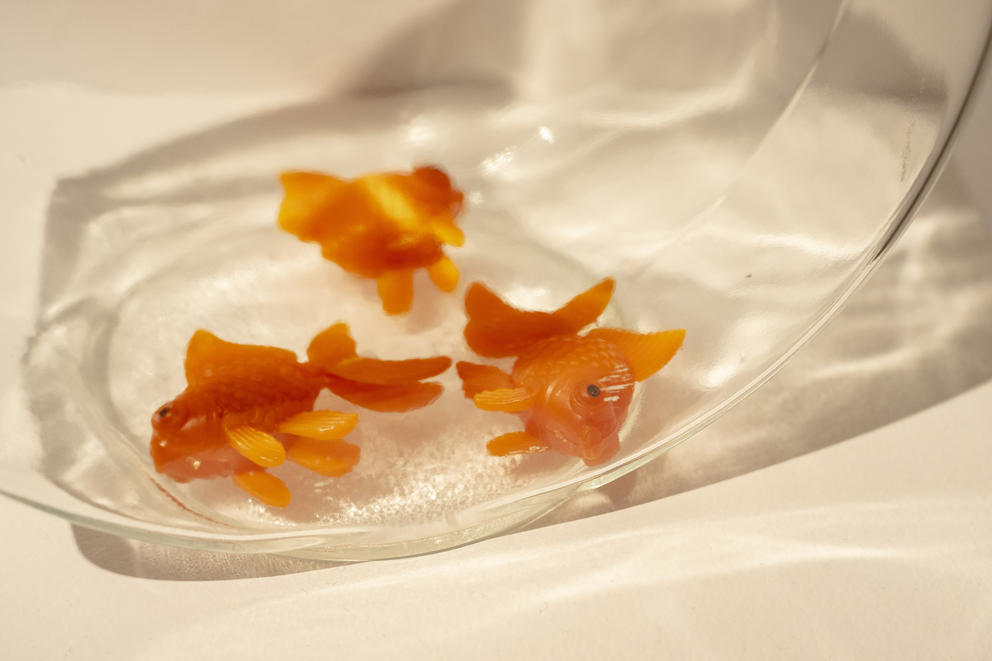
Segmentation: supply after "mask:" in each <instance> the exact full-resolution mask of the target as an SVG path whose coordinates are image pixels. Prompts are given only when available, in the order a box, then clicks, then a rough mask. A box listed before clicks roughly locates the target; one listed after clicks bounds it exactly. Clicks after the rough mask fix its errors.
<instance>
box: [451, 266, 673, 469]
mask: <svg viewBox="0 0 992 661" xmlns="http://www.w3.org/2000/svg"><path fill="white" fill-rule="evenodd" d="M612 293H613V281H612V280H609V279H607V280H604V281H602V282H600V283H599V284H597V285H596V286H594V287H592V288H591V289H589V290H588V291H586V292H584V293H583V294H580V295H579V296H577V297H575V298H574V299H572V300H571V301H570V302H569V303H568V304H566V305H565V306H564V307H562V308H561V309H559V310H557V311H556V312H553V313H547V312H529V311H522V310H517V309H516V308H513V307H511V306H509V305H507V304H506V303H505V302H503V301H502V300H500V299H499V298H498V297H497V296H496V295H495V294H493V293H492V292H491V291H489V290H488V289H486V288H485V287H484V286H483V285H481V284H478V283H475V284H473V285H472V286H471V287H470V288H469V292H468V295H467V296H466V311H467V313H468V316H469V321H468V324H467V326H466V328H465V338H466V340H467V342H468V344H469V346H470V347H471V348H472V349H473V350H474V351H475V352H476V353H479V354H480V355H483V356H487V357H492V358H497V357H511V356H515V357H516V360H515V361H514V364H513V368H512V370H511V372H510V373H506V372H503V371H502V370H500V369H498V368H496V367H494V366H491V365H479V364H475V363H469V362H460V363H458V365H457V369H458V374H459V376H460V377H461V378H462V383H463V390H464V392H465V395H466V397H469V398H471V399H472V400H473V401H474V402H475V405H476V406H477V407H479V408H481V409H484V410H489V411H503V412H507V413H515V414H517V415H519V416H520V418H521V420H522V422H523V423H524V431H523V432H512V433H509V434H504V435H502V436H499V437H497V438H495V439H492V440H491V441H490V442H489V444H488V446H487V447H488V449H489V452H490V453H491V454H494V455H508V454H521V453H533V452H542V451H545V450H555V451H558V452H561V453H564V454H568V455H572V456H576V457H579V458H581V459H582V460H583V461H584V462H585V463H586V464H588V465H590V466H592V465H597V464H601V463H603V462H605V461H607V460H609V459H610V458H611V457H613V456H614V455H615V454H616V453H617V452H618V451H619V449H620V435H619V434H620V428H621V426H622V425H623V423H624V421H625V420H626V418H627V413H628V410H629V408H630V403H631V401H632V399H633V396H634V390H635V387H636V384H637V382H638V381H643V380H644V379H646V378H648V377H649V376H651V375H652V374H654V373H655V372H657V371H658V370H659V369H661V367H663V366H664V365H665V364H666V363H667V362H668V361H669V360H670V359H671V358H672V356H673V355H674V354H675V352H676V351H678V349H679V348H680V347H681V345H682V341H683V339H684V337H685V331H684V330H671V331H662V332H659V333H635V332H631V331H625V330H620V329H614V328H595V329H592V330H590V331H588V332H585V333H580V331H581V330H582V329H583V328H584V327H585V326H587V325H589V324H591V323H592V322H593V321H595V320H596V318H598V317H599V315H600V314H601V313H602V312H603V310H605V308H606V305H607V304H608V303H609V300H610V298H611V296H612Z"/></svg>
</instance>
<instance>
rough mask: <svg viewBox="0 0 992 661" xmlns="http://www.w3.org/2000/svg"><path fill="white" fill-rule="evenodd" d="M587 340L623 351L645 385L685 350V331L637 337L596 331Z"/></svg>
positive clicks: (589, 333) (636, 374)
mask: <svg viewBox="0 0 992 661" xmlns="http://www.w3.org/2000/svg"><path fill="white" fill-rule="evenodd" d="M586 337H596V338H600V339H603V340H606V341H608V342H612V343H613V344H616V345H617V346H618V347H620V350H621V351H623V353H624V356H626V358H627V362H628V363H629V364H630V367H631V370H632V371H633V373H634V378H635V379H636V380H638V381H643V380H644V379H646V378H648V377H649V376H651V375H652V374H654V373H655V372H657V371H658V370H660V369H661V368H662V367H664V366H665V365H666V364H667V363H668V361H669V360H671V359H672V356H674V355H675V352H676V351H678V350H679V347H681V346H682V340H683V339H685V330H684V329H678V330H668V331H661V332H660V333H635V332H633V331H625V330H620V329H617V328H594V329H592V330H591V331H589V332H588V333H586Z"/></svg>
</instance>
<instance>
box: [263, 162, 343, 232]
mask: <svg viewBox="0 0 992 661" xmlns="http://www.w3.org/2000/svg"><path fill="white" fill-rule="evenodd" d="M279 181H281V182H282V187H283V190H284V191H285V195H284V196H283V200H282V204H281V205H280V206H279V219H278V222H279V227H281V228H282V229H284V230H286V231H287V232H289V233H290V234H295V235H296V236H298V237H300V238H301V239H303V240H306V241H309V240H312V239H314V236H313V232H312V231H311V226H312V225H313V221H314V219H315V217H316V215H317V213H318V212H319V211H320V209H322V208H323V207H325V206H327V204H328V202H329V201H330V199H331V198H332V197H334V196H335V195H337V194H338V193H340V192H341V190H342V189H343V188H344V187H345V186H346V182H344V181H343V180H341V179H338V178H337V177H332V176H329V175H326V174H320V173H318V172H284V173H282V175H280V177H279Z"/></svg>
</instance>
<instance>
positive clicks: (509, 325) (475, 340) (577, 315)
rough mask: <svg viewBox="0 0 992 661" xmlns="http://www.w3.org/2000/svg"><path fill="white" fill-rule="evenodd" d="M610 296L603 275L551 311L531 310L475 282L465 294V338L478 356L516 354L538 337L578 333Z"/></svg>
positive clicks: (610, 287)
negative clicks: (599, 279)
mask: <svg viewBox="0 0 992 661" xmlns="http://www.w3.org/2000/svg"><path fill="white" fill-rule="evenodd" d="M612 295H613V280H611V279H609V278H607V279H606V280H603V281H602V282H600V283H599V284H597V285H595V286H594V287H592V288H590V289H589V290H587V291H585V292H583V293H581V294H579V295H578V296H576V297H575V298H573V299H572V300H571V301H569V302H568V303H566V304H565V305H564V306H563V307H561V308H560V309H558V310H556V311H555V312H534V311H525V310H519V309H517V308H515V307H513V306H512V305H510V304H508V303H506V302H505V301H503V300H502V299H501V298H500V297H499V296H497V295H496V294H494V293H493V292H492V291H490V290H489V289H488V288H487V287H486V286H485V285H483V284H481V283H478V282H475V283H472V285H471V286H470V287H469V289H468V293H467V294H466V295H465V312H466V314H467V315H468V318H469V319H468V324H466V326H465V340H466V341H467V342H468V345H469V347H471V348H472V350H473V351H475V352H476V353H477V354H479V355H480V356H486V357H489V358H502V357H506V356H514V355H518V354H519V353H520V352H521V351H522V350H524V349H526V348H527V347H529V346H531V345H532V344H534V343H535V342H538V341H540V340H544V339H547V338H549V337H555V336H558V335H574V334H575V333H578V332H579V331H580V330H582V328H584V327H585V326H588V325H589V324H591V323H592V322H594V321H595V320H596V318H597V317H599V315H600V314H602V313H603V310H604V309H606V306H607V305H608V304H609V302H610V298H611V296H612Z"/></svg>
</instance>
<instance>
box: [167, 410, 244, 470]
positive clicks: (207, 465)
mask: <svg viewBox="0 0 992 661" xmlns="http://www.w3.org/2000/svg"><path fill="white" fill-rule="evenodd" d="M223 439H224V435H223V429H222V428H221V426H220V423H219V421H217V420H216V419H213V418H212V417H211V416H207V415H201V414H198V413H196V412H195V410H194V407H192V406H191V403H190V402H187V401H186V398H185V397H184V396H183V395H180V396H179V397H177V398H175V399H173V400H172V401H170V402H168V403H166V404H164V405H162V406H160V407H159V408H158V410H156V411H155V413H154V414H153V415H152V438H151V455H152V461H154V463H155V470H157V471H158V472H160V473H164V474H166V475H168V476H169V477H171V478H173V479H175V480H176V481H179V482H186V481H188V480H190V479H192V478H195V477H210V476H213V475H220V474H228V473H229V472H230V471H231V469H232V468H233V465H232V460H237V459H238V456H237V455H236V453H233V451H232V450H231V448H230V447H229V446H228V445H227V444H226V443H224V441H223Z"/></svg>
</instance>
